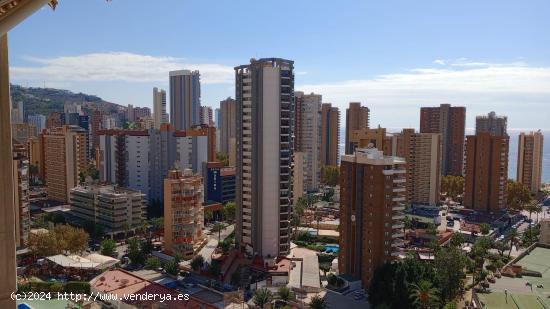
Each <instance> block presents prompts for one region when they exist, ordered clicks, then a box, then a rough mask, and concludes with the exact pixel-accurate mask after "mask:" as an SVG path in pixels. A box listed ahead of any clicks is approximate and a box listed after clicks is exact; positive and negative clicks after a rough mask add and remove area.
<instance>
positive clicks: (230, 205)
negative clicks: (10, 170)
mask: <svg viewBox="0 0 550 309" xmlns="http://www.w3.org/2000/svg"><path fill="white" fill-rule="evenodd" d="M223 216H224V217H225V220H227V221H229V222H233V221H234V220H235V202H227V203H225V205H223Z"/></svg>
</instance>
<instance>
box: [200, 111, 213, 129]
mask: <svg viewBox="0 0 550 309" xmlns="http://www.w3.org/2000/svg"><path fill="white" fill-rule="evenodd" d="M200 118H201V125H207V126H211V127H213V126H214V119H213V114H212V107H210V106H201V117H200Z"/></svg>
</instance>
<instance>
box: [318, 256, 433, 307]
mask: <svg viewBox="0 0 550 309" xmlns="http://www.w3.org/2000/svg"><path fill="white" fill-rule="evenodd" d="M331 276H332V275H329V278H328V280H329V282H330V280H331ZM420 280H427V281H429V282H434V283H437V280H436V272H435V268H434V266H433V264H430V263H424V262H422V261H420V260H419V259H418V258H416V257H415V256H414V255H410V256H407V257H406V258H405V259H403V260H402V261H401V262H398V261H395V262H388V263H385V264H383V265H382V266H381V267H378V268H377V269H376V270H375V271H374V276H373V278H372V280H371V283H370V286H369V289H368V294H369V301H370V303H371V304H372V305H373V306H374V308H378V307H380V306H382V305H383V304H387V305H389V307H390V308H400V309H401V308H403V309H413V308H414V305H413V304H412V300H411V298H410V294H411V289H412V283H415V282H419V281H420Z"/></svg>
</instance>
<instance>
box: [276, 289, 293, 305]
mask: <svg viewBox="0 0 550 309" xmlns="http://www.w3.org/2000/svg"><path fill="white" fill-rule="evenodd" d="M291 293H292V292H291V291H290V289H289V288H288V287H287V286H284V285H283V286H281V287H280V288H279V290H278V291H277V294H278V295H279V298H280V299H282V300H284V301H285V302H286V301H288V300H289V299H290V296H291Z"/></svg>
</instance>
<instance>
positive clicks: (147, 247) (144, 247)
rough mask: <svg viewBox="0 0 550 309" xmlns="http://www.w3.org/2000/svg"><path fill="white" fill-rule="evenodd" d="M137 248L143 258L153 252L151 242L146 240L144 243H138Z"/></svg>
mask: <svg viewBox="0 0 550 309" xmlns="http://www.w3.org/2000/svg"><path fill="white" fill-rule="evenodd" d="M139 248H140V250H141V254H143V256H148V255H149V254H151V252H153V241H152V240H151V239H150V238H148V239H146V240H145V241H142V242H140V244H139Z"/></svg>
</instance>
